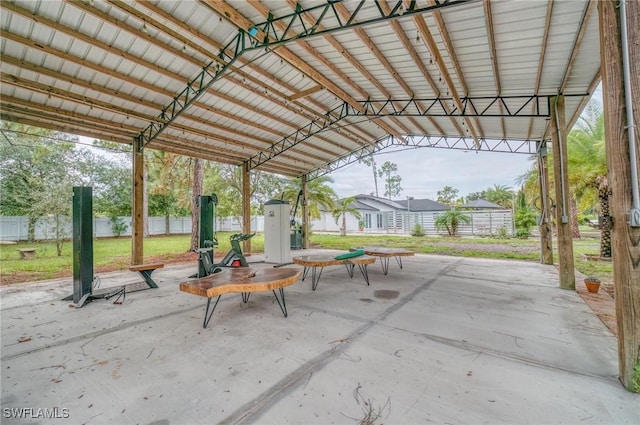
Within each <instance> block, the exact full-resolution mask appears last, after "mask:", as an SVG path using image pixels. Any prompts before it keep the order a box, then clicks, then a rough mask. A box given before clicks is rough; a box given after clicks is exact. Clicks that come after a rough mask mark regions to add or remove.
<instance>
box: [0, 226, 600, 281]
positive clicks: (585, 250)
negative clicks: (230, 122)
mask: <svg viewBox="0 0 640 425" xmlns="http://www.w3.org/2000/svg"><path fill="white" fill-rule="evenodd" d="M231 234H232V233H231V232H218V234H217V237H218V242H219V246H218V247H217V248H216V250H215V253H216V257H218V256H222V255H224V254H225V253H226V252H227V251H228V250H229V249H230V243H229V236H230V235H231ZM311 244H312V247H313V248H325V249H339V250H348V249H349V248H352V247H357V246H365V245H369V246H371V245H376V246H388V247H403V248H408V249H411V250H414V251H415V252H418V253H424V254H435V255H453V256H462V257H478V258H496V259H511V260H523V261H534V262H538V261H539V259H540V241H539V240H538V239H497V238H479V237H465V238H463V237H456V238H450V237H410V236H396V235H360V234H359V235H348V236H338V235H325V234H314V235H312V236H311ZM189 245H190V236H189V235H179V236H156V237H151V238H146V239H145V241H144V255H145V262H157V261H160V262H165V263H171V262H179V261H193V262H194V264H195V262H196V261H197V259H196V254H194V253H188V248H189ZM573 246H574V257H575V267H576V269H577V270H579V271H580V272H581V273H583V274H585V275H589V276H595V277H598V278H600V279H601V280H602V281H603V283H610V282H611V281H612V264H611V263H610V262H601V261H586V260H584V259H583V257H582V254H598V252H599V240H598V239H589V238H584V239H581V240H575V241H574V245H573ZM19 248H36V250H37V252H36V258H35V259H33V260H21V259H20V255H19V253H18V251H17V250H18V249H19ZM251 249H252V252H255V253H260V252H263V251H264V237H263V234H260V233H258V234H256V235H255V236H254V237H253V238H252V239H251ZM71 250H72V245H71V242H67V243H65V244H64V246H63V250H62V256H60V257H58V256H57V255H56V247H55V244H53V243H51V242H37V243H24V242H21V243H19V244H16V245H0V276H1V280H2V283H3V284H7V283H17V282H25V281H33V280H43V279H52V278H55V277H63V276H70V275H71V274H72V266H73V259H72V252H71ZM93 251H94V270H95V271H96V272H107V271H113V270H123V269H126V268H127V267H128V266H129V264H130V262H131V239H130V238H109V239H97V240H94V243H93ZM293 252H294V253H295V251H293ZM556 252H557V251H556ZM556 252H554V254H556ZM556 261H557V257H556Z"/></svg>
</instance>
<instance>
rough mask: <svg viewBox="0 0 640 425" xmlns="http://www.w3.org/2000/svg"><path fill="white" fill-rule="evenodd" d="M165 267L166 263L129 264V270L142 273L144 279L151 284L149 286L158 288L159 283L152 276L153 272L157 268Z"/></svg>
mask: <svg viewBox="0 0 640 425" xmlns="http://www.w3.org/2000/svg"><path fill="white" fill-rule="evenodd" d="M163 267H164V264H162V263H149V264H134V265H132V266H129V270H131V271H132V272H138V273H140V275H141V276H142V278H143V279H144V281H145V282H147V285H149V288H157V287H158V284H157V283H156V282H155V281H154V280H153V278H152V277H151V273H153V271H154V270H155V269H161V268H163Z"/></svg>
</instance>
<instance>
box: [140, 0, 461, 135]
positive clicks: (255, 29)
mask: <svg viewBox="0 0 640 425" xmlns="http://www.w3.org/2000/svg"><path fill="white" fill-rule="evenodd" d="M205 1H206V4H208V5H209V6H210V7H212V9H214V10H215V11H217V12H218V13H221V16H224V17H225V18H227V19H228V20H229V21H230V22H233V23H234V24H235V25H236V26H238V27H239V31H238V33H237V35H236V36H235V37H234V38H233V40H231V41H230V42H229V43H228V44H227V46H228V47H232V46H233V49H231V51H232V52H233V53H232V55H229V54H227V53H226V51H227V48H225V49H224V50H222V51H221V52H220V53H219V54H218V58H219V59H220V60H222V62H223V64H222V65H221V64H220V61H216V62H215V63H214V62H211V63H209V64H208V65H205V66H204V67H203V69H202V72H200V73H199V74H198V75H197V76H196V77H195V78H193V79H191V80H190V81H189V82H188V83H187V87H186V88H185V89H183V90H182V91H181V92H180V93H178V94H177V95H176V97H175V98H174V100H173V102H171V103H170V104H169V105H167V106H166V107H165V109H164V110H163V112H162V113H161V119H163V120H166V121H165V122H163V123H161V124H158V123H156V122H151V123H150V124H149V126H148V127H147V128H146V129H144V130H143V131H142V132H141V133H140V134H139V135H138V136H137V140H138V143H139V144H140V145H144V144H146V143H148V142H150V141H151V140H153V139H154V138H155V137H157V136H158V134H159V133H160V132H162V131H163V130H164V129H165V128H167V127H168V126H169V125H170V124H171V122H173V120H175V119H176V118H177V116H178V115H179V114H180V113H181V112H182V111H184V110H185V109H186V108H188V107H189V106H190V105H191V104H192V103H193V102H194V101H195V100H196V99H197V98H198V97H200V96H201V95H202V94H203V93H204V92H206V91H207V89H208V88H209V87H210V86H211V85H212V84H213V83H214V82H215V81H217V80H219V79H220V77H221V76H222V74H223V73H225V72H226V71H227V69H228V68H229V67H230V66H231V65H232V64H233V63H234V62H236V61H237V60H238V58H239V57H240V56H241V55H242V54H244V53H245V52H247V51H250V50H256V49H262V48H269V47H272V48H273V47H275V46H278V45H282V44H285V43H287V42H291V41H293V40H298V39H301V38H305V37H310V36H313V35H318V34H321V32H317V31H316V30H315V28H314V27H311V28H306V26H305V25H304V22H302V24H303V28H304V30H303V31H302V32H300V33H296V34H293V33H288V30H285V31H284V32H283V33H282V34H278V33H277V32H276V31H275V28H274V25H273V22H275V21H277V20H280V19H282V20H288V22H290V23H293V22H294V21H296V20H300V15H301V14H303V13H306V12H308V11H310V10H312V9H318V8H320V7H322V8H325V9H324V10H325V11H327V12H329V11H330V10H332V9H333V6H332V5H331V3H327V4H325V5H322V6H316V7H315V8H310V9H308V10H303V9H298V10H296V11H295V12H294V13H292V14H290V15H288V16H284V17H280V18H276V19H271V20H268V21H267V22H264V23H262V24H257V25H256V24H253V23H252V22H251V21H249V20H248V19H247V18H245V17H244V16H242V15H241V14H239V13H238V12H237V11H236V10H235V9H233V8H232V7H230V6H228V5H227V4H226V3H224V2H220V1H213V0H205ZM362 1H364V0H362ZM468 1H470V0H442V3H439V4H438V5H437V6H427V7H423V8H416V9H413V8H412V9H411V10H408V9H407V10H402V11H401V12H402V13H399V9H400V6H401V5H402V3H401V2H398V3H397V6H396V7H395V8H394V9H393V11H392V13H391V14H390V15H388V16H382V14H381V16H379V17H376V18H374V19H368V20H363V21H360V22H355V23H354V22H352V21H353V19H354V18H356V15H357V11H359V10H360V7H358V8H357V9H356V12H354V13H353V15H352V18H351V19H349V20H348V21H347V22H345V23H343V22H342V21H341V20H340V19H339V17H336V18H337V21H338V23H339V24H338V25H337V26H335V27H331V28H329V29H327V30H325V31H338V30H343V29H346V28H350V27H356V26H362V25H366V24H371V23H375V22H381V21H384V20H388V19H398V18H399V17H401V16H403V15H404V16H410V15H412V14H415V13H424V12H426V11H429V10H434V9H438V8H444V7H449V6H453V5H458V4H464V3H467V2H468ZM361 4H363V3H362V2H361ZM413 4H414V3H412V5H413ZM322 16H323V17H324V16H325V13H323V14H322ZM318 24H320V19H319V20H318ZM290 27H291V24H289V25H287V28H290ZM256 36H257V37H256ZM258 37H261V38H262V40H261V39H260V38H258ZM277 50H278V54H279V55H280V56H281V57H282V58H283V59H285V60H287V61H288V62H289V63H291V64H292V65H294V66H296V67H297V68H298V69H300V70H302V71H303V72H305V73H306V74H307V75H309V76H313V78H314V79H315V80H316V81H318V82H319V83H321V85H323V86H324V87H327V89H330V90H331V91H332V92H334V93H335V94H337V95H339V96H340V98H342V99H344V100H347V99H348V98H350V96H348V94H347V93H346V92H344V91H342V90H340V89H339V88H338V87H337V86H335V85H334V84H333V83H331V82H330V81H328V80H327V79H325V78H323V77H322V76H321V75H319V74H317V73H316V72H315V71H314V70H313V69H311V68H310V67H309V66H308V65H306V64H304V63H303V62H302V61H300V60H299V59H298V58H296V57H295V55H292V54H283V53H284V52H283V49H277ZM320 80H324V81H325V82H326V83H330V84H322V82H321V81H320ZM335 89H338V90H337V92H336V90H335ZM387 131H388V130H387ZM390 133H392V134H393V133H395V131H390Z"/></svg>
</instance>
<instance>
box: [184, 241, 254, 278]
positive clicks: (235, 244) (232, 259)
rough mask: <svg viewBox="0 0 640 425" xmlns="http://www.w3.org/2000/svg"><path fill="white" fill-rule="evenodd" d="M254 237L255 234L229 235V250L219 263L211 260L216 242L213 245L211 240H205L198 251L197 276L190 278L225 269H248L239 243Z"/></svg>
mask: <svg viewBox="0 0 640 425" xmlns="http://www.w3.org/2000/svg"><path fill="white" fill-rule="evenodd" d="M254 235H255V233H236V234H235V235H231V236H230V237H229V241H230V242H231V249H230V250H229V251H228V252H227V254H226V255H225V256H224V257H223V258H222V260H221V261H220V262H219V263H214V262H213V261H212V260H211V259H212V258H213V247H214V246H217V241H216V242H215V243H214V241H213V240H205V241H204V246H205V247H204V248H200V249H198V274H197V275H196V276H191V277H198V278H201V277H205V276H209V275H211V274H214V273H218V272H220V271H222V269H223V268H225V267H248V266H249V263H247V260H246V258H244V254H243V253H242V246H240V242H242V241H246V240H247V239H251V238H252V237H253V236H254Z"/></svg>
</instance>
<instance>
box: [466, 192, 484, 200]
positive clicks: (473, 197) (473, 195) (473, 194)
mask: <svg viewBox="0 0 640 425" xmlns="http://www.w3.org/2000/svg"><path fill="white" fill-rule="evenodd" d="M466 198H467V202H471V201H477V200H478V199H486V195H485V191H484V190H483V191H482V192H471V193H470V194H468V195H467V197H466Z"/></svg>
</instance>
